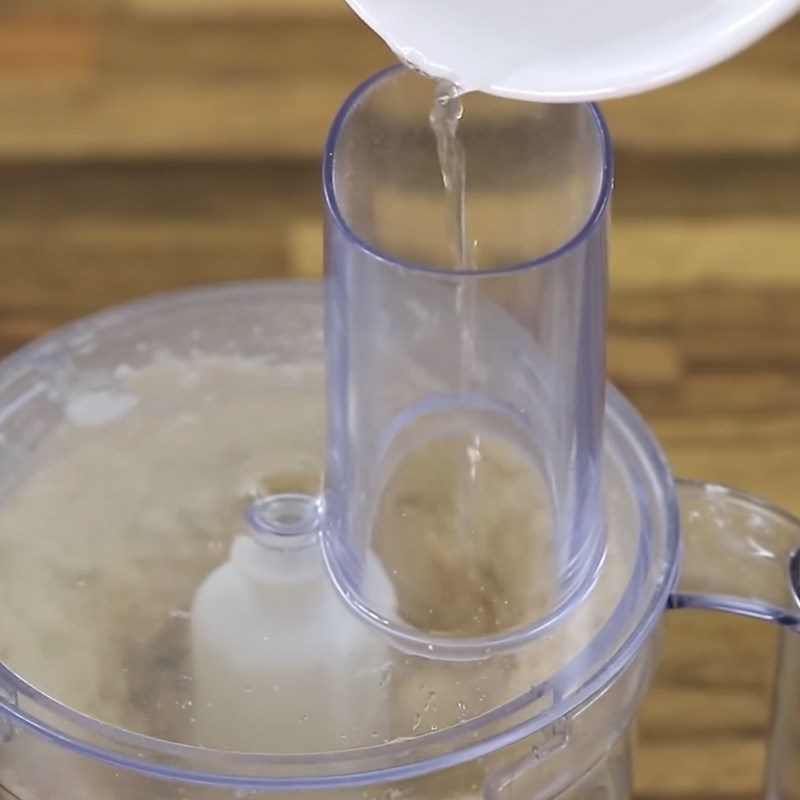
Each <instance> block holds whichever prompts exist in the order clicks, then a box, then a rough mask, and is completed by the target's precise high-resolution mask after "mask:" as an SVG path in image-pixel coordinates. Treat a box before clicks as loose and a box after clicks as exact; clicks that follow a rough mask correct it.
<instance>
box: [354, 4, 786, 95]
mask: <svg viewBox="0 0 800 800" xmlns="http://www.w3.org/2000/svg"><path fill="white" fill-rule="evenodd" d="M348 2H349V4H350V5H351V6H352V8H353V9H354V10H355V12H356V13H357V14H358V15H359V16H360V17H361V18H362V19H363V20H364V21H365V22H366V23H367V24H368V25H369V26H370V27H371V28H373V29H374V30H375V31H376V32H377V33H378V34H379V35H380V36H381V37H382V38H383V39H384V40H385V41H386V43H387V44H388V45H389V46H390V47H391V48H392V50H394V51H395V53H397V54H398V56H399V57H400V58H401V59H402V60H403V61H405V62H406V63H407V64H409V65H410V66H412V67H414V68H416V69H419V70H420V71H422V72H424V73H426V74H428V75H430V76H432V77H435V78H440V79H446V80H449V81H451V82H452V83H454V84H456V85H457V86H459V87H460V88H461V89H462V90H464V91H473V90H478V91H483V92H488V93H490V94H495V95H499V96H502V97H510V98H515V99H520V100H536V101H542V102H573V101H579V100H602V99H608V98H612V97H620V96H625V95H631V94H636V93H639V92H643V91H646V90H648V89H654V88H656V87H658V86H663V85H665V84H668V83H673V82H675V81H677V80H680V79H681V78H685V77H688V76H690V75H693V74H695V73H697V72H700V71H702V70H704V69H706V68H708V67H710V66H713V65H714V64H717V63H719V62H720V61H723V60H725V59H726V58H728V57H730V56H732V55H734V54H736V53H737V52H739V51H740V50H743V49H744V48H746V47H747V46H749V45H750V44H752V43H753V42H755V41H756V40H758V39H759V38H761V37H762V36H764V35H765V34H767V33H768V32H769V31H771V30H772V29H774V28H775V27H777V26H778V25H779V24H780V23H781V22H783V21H785V20H786V19H788V18H789V17H790V16H792V15H793V14H794V13H795V12H796V11H797V10H798V9H800V0H348Z"/></svg>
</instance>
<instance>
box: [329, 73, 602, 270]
mask: <svg viewBox="0 0 800 800" xmlns="http://www.w3.org/2000/svg"><path fill="white" fill-rule="evenodd" d="M406 71H408V70H407V68H406V67H404V66H402V65H398V66H394V67H389V68H388V69H385V70H383V71H382V72H379V73H378V74H377V75H373V76H372V77H371V78H369V79H368V80H366V81H364V83H362V84H361V85H360V86H359V87H358V88H357V89H355V91H353V93H352V94H351V95H350V96H349V97H348V98H347V100H345V102H344V105H342V107H341V109H340V110H339V113H338V114H337V115H336V118H335V119H334V121H333V126H332V127H331V131H330V134H329V135H328V143H327V145H326V147H325V158H324V160H323V162H322V186H323V193H324V197H325V205H326V209H327V211H328V213H329V214H330V215H331V217H332V219H333V220H334V221H335V222H336V225H337V227H338V228H339V229H340V230H341V231H342V233H343V234H344V236H345V237H346V238H347V240H348V241H349V242H350V244H351V245H354V246H355V247H358V248H359V249H361V250H364V251H365V252H367V253H369V254H370V255H371V256H372V257H373V258H375V259H378V260H379V261H381V262H383V263H385V264H386V265H387V266H393V267H402V268H404V269H410V270H414V271H415V272H425V273H430V274H431V275H436V277H437V278H438V279H440V280H447V279H452V278H463V277H464V276H470V277H472V278H474V279H475V280H480V279H481V278H489V277H494V276H497V275H508V274H511V273H514V272H523V271H525V270H529V269H536V268H537V267H544V266H546V265H547V264H550V263H552V262H553V261H558V260H559V259H561V258H563V257H564V256H565V255H566V254H567V253H569V252H570V251H571V250H574V249H575V248H577V247H580V246H581V245H582V244H584V242H585V241H586V240H587V239H588V238H589V237H590V236H591V235H592V232H593V231H594V230H595V229H596V228H597V226H598V225H601V224H602V223H603V219H604V217H605V213H606V210H607V208H608V205H609V203H610V201H611V194H612V191H613V189H614V152H613V148H612V145H611V134H610V133H609V130H608V125H607V124H606V120H605V117H604V116H603V113H602V112H601V111H600V108H599V107H598V106H597V105H595V104H594V103H585V104H581V105H585V106H586V108H587V109H588V110H589V112H590V114H591V117H592V120H593V121H594V124H595V126H596V127H597V133H598V139H599V144H600V148H601V150H602V154H603V161H602V167H601V173H600V185H599V188H598V193H597V199H596V200H595V204H594V207H593V208H592V210H591V212H590V213H589V216H588V217H587V219H586V222H585V223H584V225H583V227H582V228H581V229H580V231H578V233H577V234H575V236H573V237H572V238H571V239H568V240H567V241H566V242H564V243H563V244H561V245H560V246H559V247H557V248H556V249H554V250H552V251H551V252H549V253H546V254H545V255H543V256H539V257H538V258H534V259H531V260H530V261H522V262H520V263H519V264H512V265H510V266H506V267H497V268H490V269H480V270H465V269H448V270H442V269H437V268H436V267H432V266H430V265H425V264H417V263H414V262H411V261H404V260H402V259H399V258H395V257H394V256H391V255H390V254H388V253H385V252H384V251H382V250H381V249H380V248H378V247H376V246H375V245H374V244H372V243H371V242H368V241H366V240H365V239H362V238H361V237H360V236H359V235H358V234H357V233H356V232H355V231H354V230H353V229H352V228H351V227H350V225H349V224H348V223H347V220H346V218H345V215H344V213H343V212H342V209H341V206H340V205H339V201H338V200H337V196H336V185H335V183H336V182H335V179H334V170H335V163H336V150H337V144H338V141H339V138H340V137H341V134H342V129H343V127H344V125H345V123H346V122H347V118H348V117H349V116H350V113H351V112H352V111H353V109H354V108H355V107H356V106H357V105H358V103H359V102H360V101H361V99H362V98H363V97H365V96H366V95H367V94H369V92H370V91H372V89H374V88H375V87H376V86H377V85H378V84H379V83H382V82H383V81H385V80H388V79H390V78H392V77H393V76H395V75H398V74H400V73H402V72H406Z"/></svg>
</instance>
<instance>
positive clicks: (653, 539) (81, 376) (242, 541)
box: [0, 284, 677, 784]
mask: <svg viewBox="0 0 800 800" xmlns="http://www.w3.org/2000/svg"><path fill="white" fill-rule="evenodd" d="M322 360H323V354H322V302H321V289H320V288H319V287H316V286H302V285H281V284H271V285H270V284H263V285H261V284H256V285H247V286H238V287H237V286H234V287H229V288H221V289H215V290H210V291H201V292H193V293H187V294H183V295H172V296H167V297H164V298H161V299H156V300H152V301H146V302H143V303H139V304H134V305H131V306H128V307H125V308H122V309H119V310H112V311H110V312H107V313H105V314H102V315H100V316H97V317H94V318H91V319H89V320H88V321H85V322H82V323H79V324H77V325H74V326H72V327H70V328H67V329H66V330H65V331H63V332H61V333H58V334H56V335H54V336H51V337H49V338H47V339H45V340H43V341H41V342H39V343H37V344H34V345H32V346H31V347H29V348H27V349H25V350H23V351H22V352H20V353H19V354H17V355H16V356H14V357H13V358H11V359H9V360H8V361H7V362H5V364H4V365H3V366H2V367H0V478H1V480H2V485H1V486H0V490H1V494H0V553H2V558H0V608H2V615H1V616H0V620H1V622H0V625H1V626H2V628H1V629H0V660H2V668H1V669H0V682H1V683H2V684H3V688H4V689H5V690H6V691H5V694H6V695H8V696H9V697H16V703H14V702H12V701H11V700H9V701H8V702H6V701H5V700H3V701H2V703H0V705H2V707H3V709H4V710H5V711H8V713H13V715H14V716H15V719H16V720H17V722H18V723H19V724H22V725H27V726H29V727H36V728H37V730H45V731H49V732H50V733H51V734H52V735H54V736H57V737H60V738H62V739H63V740H64V741H66V742H71V743H72V744H73V745H74V746H80V747H83V748H85V749H86V751H87V752H88V753H89V754H90V755H93V756H96V757H98V758H108V759H110V758H112V757H113V758H114V759H117V762H115V763H123V762H124V763H125V764H128V765H132V766H133V767H135V768H141V769H143V770H147V769H150V768H152V765H153V763H154V762H158V764H159V765H160V767H159V768H166V767H164V765H167V766H168V767H170V768H171V767H173V766H174V767H175V768H176V769H177V768H178V767H177V766H176V765H178V764H179V765H180V769H181V770H183V771H184V772H187V771H188V772H189V773H191V774H192V775H197V776H208V775H209V774H225V775H239V774H248V775H250V776H257V777H258V778H259V779H263V780H264V781H267V782H268V781H269V780H274V781H280V780H282V779H284V778H286V779H289V778H291V776H293V775H294V776H296V775H298V774H302V775H303V776H305V777H306V778H307V780H308V781H310V782H311V783H312V784H313V781H315V780H320V781H324V780H329V779H331V776H332V775H341V774H347V775H351V776H352V775H354V774H360V773H364V772H372V773H374V772H375V771H376V770H378V771H380V770H381V769H389V768H390V767H391V768H396V767H398V765H400V766H402V768H403V769H406V768H408V769H430V768H432V766H431V765H432V764H434V763H437V762H436V760H437V759H442V758H449V759H451V760H452V759H454V758H455V759H459V758H462V759H467V758H474V757H475V756H476V755H479V754H480V752H488V751H489V750H490V749H491V748H492V747H493V746H495V744H496V743H499V742H500V741H501V740H502V741H508V737H509V736H512V737H513V736H516V735H522V734H523V732H524V731H525V730H527V731H530V730H532V729H535V728H536V727H537V726H543V725H546V724H548V723H550V722H552V721H553V720H554V719H557V718H559V717H562V716H563V715H564V714H566V713H568V712H569V711H570V710H572V709H575V708H576V707H577V706H578V705H580V704H581V703H585V702H587V701H589V700H590V699H591V698H592V697H593V696H594V695H595V694H596V693H597V692H598V691H600V690H601V689H602V688H603V687H604V686H605V685H606V684H607V683H608V682H609V681H611V680H613V679H614V678H615V677H616V676H617V675H618V674H620V673H621V671H622V670H623V669H624V668H625V666H626V665H627V664H628V663H629V662H630V660H631V659H632V658H633V656H634V655H635V653H636V652H637V650H638V648H639V646H640V645H641V643H642V641H643V640H644V638H645V637H646V636H647V635H648V634H649V632H650V631H651V629H652V627H653V625H655V623H656V620H657V617H658V615H659V613H660V611H661V609H662V608H663V606H664V602H665V597H666V594H667V592H668V591H669V589H670V588H671V586H672V583H673V581H674V570H675V564H676V559H675V551H676V547H677V526H676V524H675V509H674V507H673V503H672V501H671V500H670V497H671V488H670V478H669V473H668V471H667V469H666V467H665V465H664V463H663V462H662V461H661V459H660V455H659V451H658V450H657V448H656V447H655V445H654V444H653V443H652V441H651V440H650V438H649V436H648V434H647V432H646V429H645V428H644V427H643V426H642V425H641V424H640V422H639V421H638V418H637V417H636V416H635V414H634V413H633V412H632V411H631V409H630V408H629V407H628V406H627V405H626V404H625V403H624V401H622V400H621V398H620V397H619V396H618V395H616V394H614V393H612V396H611V399H610V402H609V410H608V415H607V435H606V467H605V490H604V491H605V498H606V499H605V507H606V520H607V530H608V548H607V552H606V556H605V560H604V563H603V566H602V569H601V570H600V572H599V576H598V579H597V581H596V583H595V584H594V586H593V588H592V589H591V591H590V592H589V594H588V595H587V596H586V597H585V598H584V599H583V601H582V602H581V603H579V604H577V605H576V606H575V608H574V609H572V610H571V611H570V613H568V614H565V615H564V616H563V617H562V618H560V619H559V621H558V624H556V625H554V626H553V627H552V628H551V629H549V630H547V631H546V632H545V633H543V635H542V636H540V637H539V638H537V639H536V640H534V641H532V642H530V643H528V644H527V645H526V646H525V647H524V648H522V649H520V650H518V651H516V652H513V653H505V654H501V655H490V656H487V657H485V658H480V659H473V660H467V661H458V662H456V661H448V660H443V659H440V658H435V657H430V658H426V657H425V656H422V655H418V654H417V655H413V654H408V653H406V652H403V651H402V650H400V649H397V647H396V646H395V644H393V643H392V642H391V641H390V640H388V639H386V638H384V637H383V636H382V634H381V633H380V631H378V630H377V629H376V628H374V627H373V626H371V625H368V624H365V623H364V622H363V621H362V620H360V619H359V618H358V617H357V616H356V615H354V614H353V613H352V612H351V611H350V610H349V609H348V608H347V607H346V604H345V603H344V602H343V601H342V600H341V599H340V598H339V596H338V595H337V593H336V591H335V589H334V588H333V586H332V584H331V582H330V580H329V577H328V574H327V571H326V568H325V564H324V560H323V558H322V554H321V550H320V548H319V545H318V537H317V535H316V534H317V531H318V529H319V527H320V525H322V524H324V509H323V508H322V506H321V503H320V501H319V496H320V491H321V488H320V487H321V479H322V470H323V460H324V453H325V392H324V379H323V363H322ZM442 457H443V458H446V453H445V454H443V456H442ZM495 457H496V460H497V474H496V477H495V478H494V480H496V481H497V485H496V486H495V487H489V488H490V489H491V491H488V490H487V494H486V497H488V498H491V497H492V496H497V497H500V496H503V497H504V498H505V499H504V504H505V508H506V512H505V513H504V514H502V515H498V517H497V520H496V521H495V522H494V523H493V524H494V525H495V526H496V528H497V530H498V535H500V534H501V533H502V537H504V538H503V542H505V544H504V545H503V546H504V547H506V548H507V553H508V558H509V560H510V562H509V569H511V567H512V566H513V563H512V562H513V560H514V553H515V550H514V547H513V546H510V545H509V544H508V542H509V541H513V536H514V529H513V526H509V524H508V523H509V519H510V520H512V521H513V520H515V519H519V520H521V521H524V516H525V515H524V511H525V505H524V503H525V492H524V487H525V480H526V478H525V475H524V474H523V473H522V472H520V470H519V468H518V465H515V462H514V458H513V453H503V452H498V453H497V454H495ZM404 463H405V467H403V463H401V464H400V466H399V467H398V470H399V472H398V476H399V477H398V480H399V481H401V483H402V482H405V484H404V485H405V488H406V490H407V491H406V494H405V497H406V500H405V501H404V502H408V503H409V513H410V514H413V502H414V487H415V486H416V485H418V484H419V482H420V481H422V482H423V483H424V482H428V481H435V480H436V472H437V464H436V463H434V464H432V465H431V464H428V465H427V466H422V467H420V466H419V465H415V464H414V463H411V462H404ZM439 467H441V465H439ZM403 469H405V470H406V471H405V472H403ZM426 470H428V471H427V472H426ZM520 487H522V489H523V490H520ZM401 494H402V493H401ZM423 494H424V493H423ZM509 496H510V497H518V498H519V503H520V505H519V508H517V509H516V510H514V508H513V504H512V507H511V509H512V510H511V512H509V511H508V508H509V505H508V502H509V501H508V497H509ZM490 512H491V509H489V510H488V511H487V513H490ZM509 515H510V516H509ZM524 529H525V526H524V525H523V526H522V527H521V530H524ZM407 535H408V536H413V535H414V530H413V526H411V527H409V529H408V531H407ZM375 558H376V559H378V560H379V561H380V562H381V563H380V567H381V569H379V570H378V571H377V572H378V573H380V574H382V576H383V577H382V580H384V581H385V586H384V587H383V589H384V590H385V591H387V592H400V593H401V594H402V585H401V584H402V582H401V581H398V580H397V579H396V575H395V576H393V571H394V570H395V569H396V567H395V566H393V565H392V563H391V554H388V555H387V554H375ZM412 573H413V565H410V566H408V567H407V569H406V572H405V573H404V574H403V576H402V578H403V580H404V581H409V580H417V581H422V582H426V583H425V585H424V586H422V587H420V586H419V585H417V586H416V587H415V593H416V595H415V596H420V591H422V594H424V591H430V592H433V593H435V592H440V591H443V590H447V591H450V592H451V593H452V594H453V597H454V601H453V602H454V608H455V604H457V603H460V604H466V605H469V604H470V603H471V602H473V601H475V602H477V599H476V598H475V597H473V596H472V595H471V594H470V588H469V587H457V586H450V587H449V588H447V589H445V587H446V586H447V583H446V582H447V581H448V580H449V579H450V578H449V577H448V566H447V559H446V558H443V559H442V561H441V563H438V564H428V565H427V567H426V569H424V570H419V571H418V573H417V574H416V575H413V574H412ZM523 577H524V576H523ZM426 587H427V588H426ZM482 597H483V599H482V600H481V602H484V601H485V592H484V593H483V595H482ZM476 748H477V749H476ZM210 751H220V752H217V753H216V755H215V756H214V757H213V758H209V757H208V754H209V752H210ZM234 752H236V753H242V752H246V753H251V754H261V755H264V756H265V759H263V760H261V761H259V760H258V759H256V760H255V761H254V760H247V761H241V760H237V758H238V757H235V756H234V755H233V753H234ZM225 753H229V754H230V759H233V760H230V759H229V758H228V756H227V755H225ZM312 754H313V755H312ZM317 754H319V755H317ZM323 754H324V755H323ZM267 755H268V756H269V758H266V756H267ZM290 756H291V757H290ZM297 756H303V757H304V758H303V759H301V761H300V762H298V761H296V760H294V761H293V760H292V759H293V758H295V757H297ZM284 757H286V758H284ZM170 765H171V766H170ZM420 765H427V766H420Z"/></svg>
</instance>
